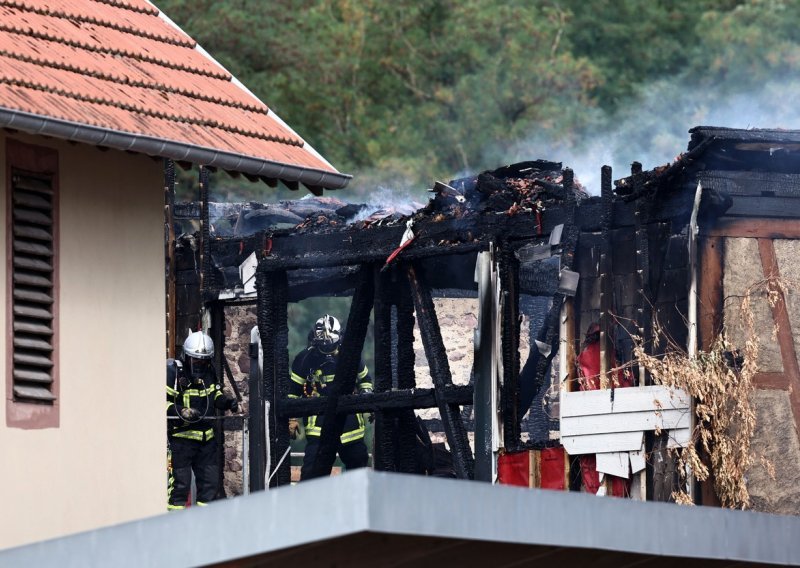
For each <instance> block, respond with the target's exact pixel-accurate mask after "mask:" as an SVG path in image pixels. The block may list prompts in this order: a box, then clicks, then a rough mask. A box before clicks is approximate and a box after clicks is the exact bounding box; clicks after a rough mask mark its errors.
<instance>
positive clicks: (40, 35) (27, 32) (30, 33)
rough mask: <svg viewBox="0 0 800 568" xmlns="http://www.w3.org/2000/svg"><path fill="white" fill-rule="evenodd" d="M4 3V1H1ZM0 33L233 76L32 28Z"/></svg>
mask: <svg viewBox="0 0 800 568" xmlns="http://www.w3.org/2000/svg"><path fill="white" fill-rule="evenodd" d="M0 1H2V0H0ZM0 32H8V33H15V34H19V35H24V36H26V37H31V38H34V39H43V40H46V41H52V42H55V43H60V44H63V45H69V46H71V47H77V48H80V49H85V50H86V51H92V52H95V53H107V54H109V55H122V56H124V57H130V58H131V59H138V60H140V61H145V62H147V63H153V64H156V65H161V66H163V67H167V68H169V69H177V70H179V71H186V72H188V73H194V74H196V75H204V76H206V77H212V78H214V79H222V80H224V81H230V80H231V75H230V74H229V73H226V72H224V71H222V70H221V68H220V71H218V72H217V71H208V70H206V69H201V68H199V67H192V66H189V65H184V64H182V63H175V62H173V61H170V60H168V59H164V58H160V57H154V56H152V55H147V54H145V53H136V52H134V51H132V50H129V49H119V48H113V47H97V46H94V45H91V44H89V43H86V42H79V41H73V40H70V39H66V38H63V37H60V36H57V35H53V34H50V33H47V32H39V31H37V30H34V29H32V28H28V29H20V28H18V27H15V26H6V25H4V24H3V23H2V22H0Z"/></svg>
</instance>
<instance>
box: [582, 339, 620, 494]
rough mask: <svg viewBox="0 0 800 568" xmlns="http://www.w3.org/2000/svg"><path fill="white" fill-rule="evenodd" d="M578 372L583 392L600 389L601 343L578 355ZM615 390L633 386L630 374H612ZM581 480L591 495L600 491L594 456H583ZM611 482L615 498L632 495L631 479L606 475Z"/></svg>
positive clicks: (615, 371) (594, 344) (596, 342)
mask: <svg viewBox="0 0 800 568" xmlns="http://www.w3.org/2000/svg"><path fill="white" fill-rule="evenodd" d="M611 366H612V368H613V367H616V366H617V362H616V360H615V359H614V357H613V356H612V357H611ZM578 371H579V375H580V388H581V390H583V391H587V390H598V389H600V342H599V341H595V342H594V343H590V344H589V345H587V346H586V347H585V348H584V349H583V351H581V353H580V355H578ZM612 377H613V384H612V385H609V386H612V387H614V388H626V387H632V386H633V377H632V376H631V374H630V373H628V372H623V371H622V370H621V369H616V370H614V371H613V372H612ZM580 463H581V478H582V479H583V486H584V487H585V488H586V491H588V492H589V493H591V494H593V495H594V494H596V493H597V490H598V489H600V475H599V474H598V473H597V460H596V458H595V456H594V454H587V455H582V456H581V457H580ZM606 478H608V479H609V480H610V481H611V495H613V496H614V497H627V496H628V495H630V485H631V482H630V479H625V478H623V477H616V476H614V475H609V474H606Z"/></svg>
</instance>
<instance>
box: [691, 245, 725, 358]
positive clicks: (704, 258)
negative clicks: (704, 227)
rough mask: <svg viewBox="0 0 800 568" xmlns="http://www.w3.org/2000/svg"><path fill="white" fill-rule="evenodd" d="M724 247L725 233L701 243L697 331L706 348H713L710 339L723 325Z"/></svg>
mask: <svg viewBox="0 0 800 568" xmlns="http://www.w3.org/2000/svg"><path fill="white" fill-rule="evenodd" d="M723 250H724V239H723V238H722V237H709V238H707V239H704V240H703V241H702V242H701V243H700V251H699V252H700V271H699V274H698V278H699V284H698V304H699V305H698V306H697V311H698V315H699V317H698V322H697V325H698V330H697V331H698V332H699V338H698V340H699V346H700V349H702V350H703V351H708V350H709V349H710V348H711V343H712V342H713V341H714V339H715V338H716V337H717V335H718V334H719V332H720V330H721V329H722V314H723V313H724V310H723V309H722V296H723V291H722V281H723V268H722V264H723V261H722V258H723Z"/></svg>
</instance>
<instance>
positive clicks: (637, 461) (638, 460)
mask: <svg viewBox="0 0 800 568" xmlns="http://www.w3.org/2000/svg"><path fill="white" fill-rule="evenodd" d="M628 455H629V456H630V460H631V472H632V473H639V472H640V471H642V470H643V469H644V468H645V467H647V464H646V463H645V459H644V446H642V448H641V449H640V450H639V451H638V452H630V453H629V454H628Z"/></svg>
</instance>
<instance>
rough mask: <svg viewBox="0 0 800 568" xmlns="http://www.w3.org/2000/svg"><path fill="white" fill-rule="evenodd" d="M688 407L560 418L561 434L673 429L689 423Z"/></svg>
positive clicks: (574, 434) (579, 434) (580, 434)
mask: <svg viewBox="0 0 800 568" xmlns="http://www.w3.org/2000/svg"><path fill="white" fill-rule="evenodd" d="M690 418H691V417H690V415H689V409H688V408H686V409H682V410H672V409H670V410H662V411H659V412H656V411H653V410H649V411H643V412H622V413H616V412H615V413H614V414H596V415H593V416H572V417H567V418H562V419H561V435H562V436H582V435H585V434H601V433H603V434H604V433H612V432H641V431H644V430H655V429H656V428H660V429H662V430H674V429H677V428H688V427H689V426H690V425H691V419H690Z"/></svg>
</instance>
